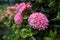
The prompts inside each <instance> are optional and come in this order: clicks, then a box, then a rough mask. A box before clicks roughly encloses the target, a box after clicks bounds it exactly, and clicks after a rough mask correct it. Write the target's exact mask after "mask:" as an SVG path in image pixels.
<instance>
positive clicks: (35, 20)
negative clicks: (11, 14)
mask: <svg viewBox="0 0 60 40" xmlns="http://www.w3.org/2000/svg"><path fill="white" fill-rule="evenodd" d="M28 22H29V24H30V26H31V27H32V28H34V29H38V30H45V28H48V27H47V26H48V22H49V21H48V19H47V17H46V16H45V15H44V14H42V13H40V12H35V13H32V14H31V15H30V16H29V18H28Z"/></svg>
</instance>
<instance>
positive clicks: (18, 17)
mask: <svg viewBox="0 0 60 40" xmlns="http://www.w3.org/2000/svg"><path fill="white" fill-rule="evenodd" d="M14 22H15V23H16V24H21V23H22V22H23V16H22V14H21V13H17V14H16V16H15V17H14Z"/></svg>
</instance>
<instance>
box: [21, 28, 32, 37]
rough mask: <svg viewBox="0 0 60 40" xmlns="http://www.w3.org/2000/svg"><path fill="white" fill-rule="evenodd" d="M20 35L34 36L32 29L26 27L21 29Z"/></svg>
mask: <svg viewBox="0 0 60 40" xmlns="http://www.w3.org/2000/svg"><path fill="white" fill-rule="evenodd" d="M20 36H21V37H22V38H26V37H28V36H32V32H31V30H28V29H26V28H24V29H21V31H20Z"/></svg>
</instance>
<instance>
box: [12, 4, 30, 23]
mask: <svg viewBox="0 0 60 40" xmlns="http://www.w3.org/2000/svg"><path fill="white" fill-rule="evenodd" d="M14 8H15V7H13V9H14ZM30 8H31V5H30V3H27V4H26V3H20V4H18V5H17V6H16V10H17V11H18V13H17V14H16V16H15V17H14V22H15V23H16V24H21V23H22V22H23V16H22V13H24V12H25V11H27V10H29V9H30Z"/></svg>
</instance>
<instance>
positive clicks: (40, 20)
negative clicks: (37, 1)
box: [7, 3, 49, 30]
mask: <svg viewBox="0 0 60 40" xmlns="http://www.w3.org/2000/svg"><path fill="white" fill-rule="evenodd" d="M30 8H31V4H30V3H20V4H16V5H14V6H10V7H9V9H12V10H15V11H17V12H14V13H16V15H15V16H14V22H15V24H18V25H20V24H21V23H22V22H23V19H24V18H23V13H25V12H26V11H28V10H29V9H30ZM14 13H12V12H8V13H7V14H8V17H9V18H11V17H12V16H13V14H14ZM28 23H29V25H30V26H31V27H32V28H34V29H38V30H45V28H48V27H47V26H48V23H49V20H48V19H47V17H46V16H45V15H44V14H43V13H41V12H33V13H32V14H31V15H30V16H29V17H28Z"/></svg>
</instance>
